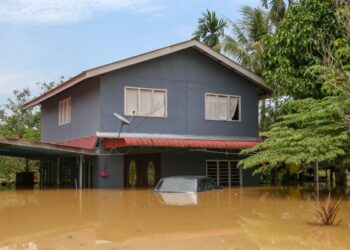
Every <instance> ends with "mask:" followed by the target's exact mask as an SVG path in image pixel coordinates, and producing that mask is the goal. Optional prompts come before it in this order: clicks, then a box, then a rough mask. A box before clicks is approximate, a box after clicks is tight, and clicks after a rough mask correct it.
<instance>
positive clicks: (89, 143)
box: [53, 136, 97, 149]
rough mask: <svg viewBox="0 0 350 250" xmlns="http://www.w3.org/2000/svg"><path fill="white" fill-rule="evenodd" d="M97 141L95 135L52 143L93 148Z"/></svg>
mask: <svg viewBox="0 0 350 250" xmlns="http://www.w3.org/2000/svg"><path fill="white" fill-rule="evenodd" d="M96 143H97V136H85V137H80V138H76V139H71V140H67V141H59V142H54V143H53V144H56V145H62V146H68V147H74V148H83V149H94V148H95V146H96Z"/></svg>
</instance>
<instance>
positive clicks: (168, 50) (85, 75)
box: [22, 39, 272, 109]
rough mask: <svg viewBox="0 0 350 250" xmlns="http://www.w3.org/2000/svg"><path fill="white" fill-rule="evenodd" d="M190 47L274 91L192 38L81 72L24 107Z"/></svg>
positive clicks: (253, 74) (247, 71)
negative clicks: (83, 82)
mask: <svg viewBox="0 0 350 250" xmlns="http://www.w3.org/2000/svg"><path fill="white" fill-rule="evenodd" d="M188 48H194V49H196V50H198V51H199V52H201V53H203V54H205V55H206V56H208V57H210V58H211V59H213V60H215V61H217V62H218V63H220V64H222V65H223V66H225V67H226V68H228V69H230V70H233V71H234V72H236V73H237V74H239V75H241V76H242V77H244V78H246V79H248V80H250V81H251V82H253V83H254V84H255V85H257V87H259V88H260V89H261V90H263V92H264V94H267V95H270V94H271V93H272V89H271V88H270V87H269V86H267V85H266V83H265V81H264V80H263V79H262V78H261V77H259V76H258V75H257V74H255V73H253V72H252V71H250V70H247V69H246V68H244V67H242V66H241V65H239V64H237V63H235V62H234V61H232V60H231V59H229V58H228V57H226V56H224V55H222V54H220V53H218V52H216V51H215V50H213V49H211V48H210V47H208V46H206V45H204V44H203V43H201V42H199V41H197V40H195V39H192V40H188V41H185V42H181V43H177V44H174V45H170V46H168V47H164V48H161V49H157V50H154V51H150V52H147V53H144V54H141V55H137V56H134V57H130V58H127V59H124V60H120V61H116V62H113V63H110V64H106V65H103V66H100V67H97V68H93V69H89V70H86V71H83V72H81V73H80V74H78V75H76V76H74V77H72V78H71V79H69V80H67V81H66V82H64V83H62V84H60V85H57V86H56V87H54V88H52V89H50V90H49V91H47V92H45V93H44V94H42V95H40V96H38V97H36V98H34V99H33V100H31V101H29V102H27V103H25V104H24V105H23V107H22V108H23V109H29V108H31V107H33V106H35V105H38V104H40V103H41V102H43V101H45V100H47V99H49V98H51V97H53V96H55V95H57V94H58V93H60V92H62V91H64V90H66V89H68V88H70V87H72V86H74V85H76V84H78V83H80V82H82V81H83V80H86V79H89V78H91V77H95V76H99V75H102V74H105V73H108V72H111V71H114V70H118V69H121V68H125V67H128V66H131V65H135V64H138V63H141V62H145V61H148V60H152V59H155V58H158V57H161V56H165V55H169V54H172V53H175V52H178V51H181V50H185V49H188Z"/></svg>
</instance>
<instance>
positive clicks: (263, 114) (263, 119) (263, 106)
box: [259, 99, 266, 132]
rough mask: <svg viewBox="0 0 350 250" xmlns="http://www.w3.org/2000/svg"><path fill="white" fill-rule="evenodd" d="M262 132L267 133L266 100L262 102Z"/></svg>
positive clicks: (260, 125)
mask: <svg viewBox="0 0 350 250" xmlns="http://www.w3.org/2000/svg"><path fill="white" fill-rule="evenodd" d="M260 102H261V103H260V122H259V123H260V124H259V127H260V132H264V131H265V127H266V126H265V123H266V102H265V99H263V100H261V101H260Z"/></svg>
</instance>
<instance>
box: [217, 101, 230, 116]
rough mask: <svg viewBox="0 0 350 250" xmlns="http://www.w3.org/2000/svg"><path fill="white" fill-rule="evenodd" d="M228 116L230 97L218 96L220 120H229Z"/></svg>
mask: <svg viewBox="0 0 350 250" xmlns="http://www.w3.org/2000/svg"><path fill="white" fill-rule="evenodd" d="M227 115H228V97H227V96H218V119H219V120H227Z"/></svg>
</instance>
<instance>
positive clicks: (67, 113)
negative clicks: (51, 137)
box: [58, 98, 72, 125]
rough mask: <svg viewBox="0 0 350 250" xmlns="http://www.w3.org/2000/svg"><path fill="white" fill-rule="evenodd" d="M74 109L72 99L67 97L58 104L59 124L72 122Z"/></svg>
mask: <svg viewBox="0 0 350 250" xmlns="http://www.w3.org/2000/svg"><path fill="white" fill-rule="evenodd" d="M71 110H72V99H71V98H67V99H64V100H62V101H60V102H59V104H58V125H63V124H67V123H70V121H71V114H72V112H71Z"/></svg>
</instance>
